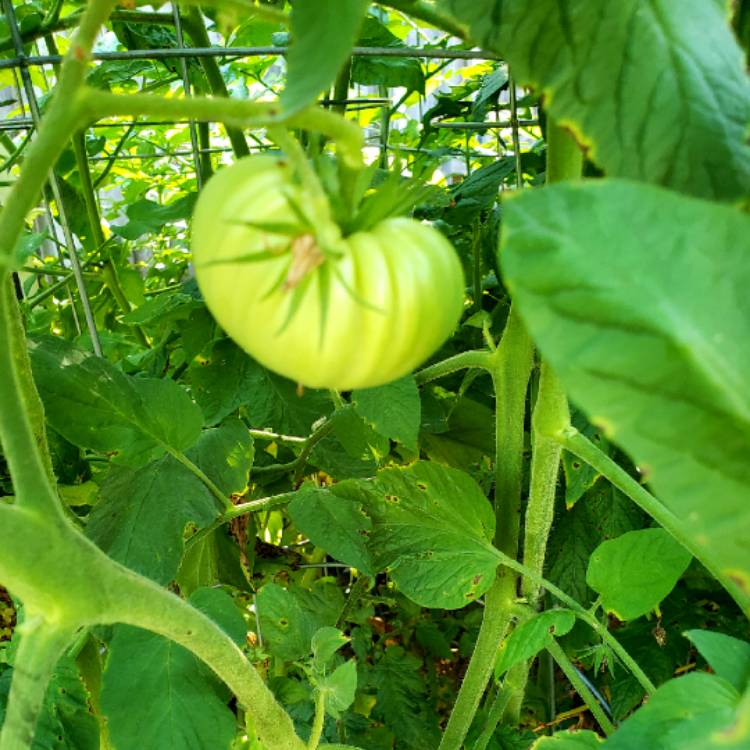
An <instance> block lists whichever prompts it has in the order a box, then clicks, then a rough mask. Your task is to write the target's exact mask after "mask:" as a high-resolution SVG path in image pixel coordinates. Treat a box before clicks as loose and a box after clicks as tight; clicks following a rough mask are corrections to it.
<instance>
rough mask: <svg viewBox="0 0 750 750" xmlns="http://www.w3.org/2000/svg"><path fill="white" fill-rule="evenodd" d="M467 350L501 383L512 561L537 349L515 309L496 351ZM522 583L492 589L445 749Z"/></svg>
mask: <svg viewBox="0 0 750 750" xmlns="http://www.w3.org/2000/svg"><path fill="white" fill-rule="evenodd" d="M467 354H474V355H476V354H482V355H483V358H482V359H481V360H480V361H482V362H483V363H487V364H489V365H490V368H491V369H490V372H491V373H492V379H493V383H494V386H495V513H496V519H497V525H496V529H495V544H496V545H497V546H498V547H499V548H500V550H502V553H504V554H505V555H506V556H508V558H509V559H512V558H511V557H510V556H511V555H512V556H515V555H516V554H517V551H518V533H519V513H520V504H521V484H522V482H521V474H522V467H523V437H524V415H525V412H526V390H527V387H528V381H529V375H530V373H531V364H532V357H533V348H532V345H531V341H530V339H529V337H528V335H527V333H526V331H525V330H524V328H523V326H522V325H521V323H520V321H519V320H518V318H517V316H516V315H515V314H514V313H513V311H511V315H510V316H509V318H508V322H507V324H506V327H505V331H504V333H503V338H502V340H501V342H500V346H499V347H498V348H497V350H496V351H495V352H493V353H492V354H489V353H487V352H467ZM458 356H459V357H460V356H461V355H458ZM457 358H458V357H456V358H454V363H453V364H455V359H457ZM474 361H476V359H475V360H474ZM474 366H477V365H474ZM480 366H483V365H480ZM446 374H447V373H446ZM516 583H517V582H516V576H514V575H512V574H511V573H509V571H507V570H506V571H502V570H501V571H499V572H498V576H497V579H496V580H495V582H494V583H493V585H492V588H491V589H490V590H489V591H488V592H487V595H486V597H485V607H484V616H483V618H482V625H481V627H480V629H479V635H478V637H477V643H476V646H475V647H474V652H473V653H472V655H471V660H470V661H469V667H468V669H467V671H466V675H465V676H464V680H463V682H462V684H461V689H460V690H459V693H458V697H457V698H456V703H455V704H454V706H453V710H452V711H451V715H450V718H449V719H448V724H447V725H446V728H445V733H444V734H443V738H442V741H441V743H440V747H439V750H460V748H461V747H462V746H463V742H464V739H465V738H466V734H467V733H468V731H469V728H470V727H471V723H472V721H473V719H474V715H475V714H476V711H477V708H478V707H479V702H480V700H481V698H482V695H483V693H484V691H485V689H486V687H487V683H488V682H489V679H490V677H491V675H492V670H493V668H494V664H495V657H496V655H497V650H498V648H499V646H500V643H501V642H502V640H503V638H504V637H505V634H506V633H507V631H508V627H509V626H510V621H511V617H512V613H513V604H514V602H515V599H516V595H517V594H516Z"/></svg>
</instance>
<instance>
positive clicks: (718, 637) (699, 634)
mask: <svg viewBox="0 0 750 750" xmlns="http://www.w3.org/2000/svg"><path fill="white" fill-rule="evenodd" d="M684 635H685V637H686V638H689V639H690V640H691V641H692V642H693V644H695V647H696V648H697V649H698V651H699V652H700V655H701V656H702V657H703V658H704V659H705V660H706V661H707V662H708V664H709V665H710V667H711V669H713V671H714V672H715V673H716V674H717V676H719V677H721V678H723V679H725V680H726V681H727V682H728V683H729V684H730V685H731V686H732V687H733V688H735V690H738V691H740V692H742V691H743V690H745V689H746V688H747V687H748V683H750V643H747V642H745V641H741V640H739V638H733V637H732V636H731V635H725V634H724V633H715V632H712V631H710V630H688V631H687V632H686V633H684Z"/></svg>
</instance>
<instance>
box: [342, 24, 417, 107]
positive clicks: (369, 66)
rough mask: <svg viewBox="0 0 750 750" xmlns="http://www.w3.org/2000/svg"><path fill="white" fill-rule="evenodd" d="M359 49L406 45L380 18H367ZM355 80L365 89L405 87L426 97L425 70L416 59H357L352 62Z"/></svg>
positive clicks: (374, 57)
mask: <svg viewBox="0 0 750 750" xmlns="http://www.w3.org/2000/svg"><path fill="white" fill-rule="evenodd" d="M358 45H359V46H360V47H390V48H391V49H399V48H401V49H403V48H405V47H406V45H405V44H404V43H403V42H402V41H401V40H400V39H399V38H398V37H397V36H396V35H395V34H392V33H391V32H390V31H389V30H388V27H387V26H385V25H384V24H383V23H381V22H380V21H378V19H377V18H373V17H372V16H368V17H367V18H366V19H365V22H364V24H363V26H362V33H361V35H360V38H359V41H358ZM351 78H352V81H354V82H355V83H360V84H363V85H365V86H386V87H389V88H393V87H396V86H403V87H404V88H405V89H406V90H407V91H418V92H419V93H421V94H424V71H423V70H422V64H421V62H420V60H419V59H417V58H414V57H380V56H375V55H367V56H366V57H363V56H355V57H354V58H353V59H352V72H351Z"/></svg>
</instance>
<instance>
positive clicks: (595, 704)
mask: <svg viewBox="0 0 750 750" xmlns="http://www.w3.org/2000/svg"><path fill="white" fill-rule="evenodd" d="M547 651H549V653H550V654H551V655H552V658H553V659H554V660H555V661H556V662H557V666H558V667H560V669H562V671H563V672H564V674H565V676H566V677H567V678H568V681H569V682H570V684H571V685H572V686H573V687H574V688H575V690H576V692H577V693H578V695H580V696H581V698H582V699H583V702H584V703H585V704H586V706H587V707H588V709H589V711H591V713H592V714H593V716H594V718H595V719H596V720H597V722H598V723H599V726H600V727H601V728H602V730H603V731H604V734H606V735H607V736H608V737H609V735H610V734H612V733H613V732H614V731H615V727H614V724H612V722H611V721H610V720H609V717H608V716H607V714H605V713H604V710H603V709H602V707H601V704H600V703H599V701H598V700H597V699H596V697H595V696H594V694H593V693H592V692H591V689H590V688H589V686H588V685H587V684H586V683H585V682H584V681H583V680H582V679H581V676H580V675H579V674H578V671H577V670H576V669H575V667H574V666H573V664H572V662H571V661H570V659H569V658H568V655H567V654H566V653H565V651H563V649H562V647H561V646H560V644H559V643H558V642H557V641H555V640H553V641H552V643H551V644H550V645H549V646H547Z"/></svg>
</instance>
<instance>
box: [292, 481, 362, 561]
mask: <svg viewBox="0 0 750 750" xmlns="http://www.w3.org/2000/svg"><path fill="white" fill-rule="evenodd" d="M289 514H290V516H291V517H292V521H294V524H295V526H297V528H298V529H299V530H300V531H301V532H302V533H303V534H305V535H306V536H307V537H308V538H309V539H310V541H311V542H312V543H313V544H314V545H315V546H316V547H322V548H323V549H325V550H326V552H328V554H329V555H331V556H332V557H334V558H335V559H336V560H340V561H341V562H345V563H346V564H347V565H351V566H352V567H353V568H357V569H358V570H361V571H362V572H363V573H366V574H367V575H375V564H374V562H373V560H372V556H371V555H370V551H369V548H368V545H367V540H368V537H369V536H370V533H371V531H372V521H371V520H370V518H369V517H368V516H367V514H366V513H365V512H364V510H363V508H362V506H361V505H360V504H359V503H356V502H349V501H347V500H345V499H343V498H341V497H338V496H336V495H334V494H331V493H329V492H326V491H320V490H310V489H302V490H300V491H298V492H297V494H296V495H295V497H294V500H292V502H291V503H290V504H289Z"/></svg>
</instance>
